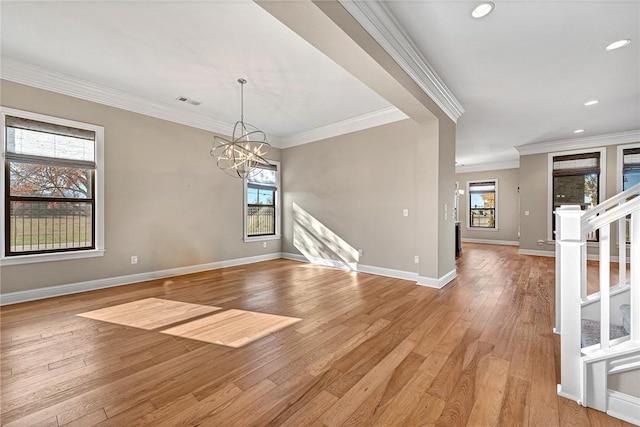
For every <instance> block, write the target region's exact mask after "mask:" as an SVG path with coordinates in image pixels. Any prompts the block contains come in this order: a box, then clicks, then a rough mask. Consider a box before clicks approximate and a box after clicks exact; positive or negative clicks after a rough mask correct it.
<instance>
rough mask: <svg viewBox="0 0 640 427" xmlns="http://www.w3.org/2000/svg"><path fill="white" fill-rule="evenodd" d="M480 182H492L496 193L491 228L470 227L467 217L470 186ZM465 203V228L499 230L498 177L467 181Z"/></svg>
mask: <svg viewBox="0 0 640 427" xmlns="http://www.w3.org/2000/svg"><path fill="white" fill-rule="evenodd" d="M481 182H493V183H494V185H495V188H496V190H495V193H496V197H495V205H496V206H495V208H494V210H493V215H494V227H492V228H488V227H472V226H471V221H469V218H470V217H471V190H470V188H471V186H472V185H473V184H478V183H481ZM466 202H467V203H466V204H467V209H466V211H467V212H466V215H467V216H466V219H465V222H466V225H467V230H473V231H498V230H499V227H498V226H499V221H498V217H499V215H498V212H499V210H500V209H499V202H500V197H499V195H498V178H487V179H476V180H473V181H467V199H466Z"/></svg>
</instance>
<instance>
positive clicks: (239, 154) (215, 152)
mask: <svg viewBox="0 0 640 427" xmlns="http://www.w3.org/2000/svg"><path fill="white" fill-rule="evenodd" d="M238 83H240V121H237V122H236V123H235V125H233V133H232V134H231V140H229V139H227V138H226V137H223V136H217V135H216V136H214V138H213V148H212V149H211V151H210V154H211V156H212V157H214V158H215V159H216V163H217V165H218V167H219V168H220V169H222V170H223V171H225V172H226V173H227V174H229V175H231V176H233V177H235V178H242V179H245V178H248V177H251V176H252V175H253V174H255V173H257V172H259V171H260V169H259V168H256V167H257V166H261V165H262V166H265V165H269V162H268V161H267V160H266V159H265V158H264V157H263V156H264V155H266V153H267V152H268V151H269V149H270V148H271V145H269V143H268V142H267V135H266V134H265V133H264V132H262V131H261V130H260V129H258V128H256V127H255V126H252V125H250V124H248V123H245V122H244V85H245V84H246V83H247V81H246V80H245V79H243V78H239V79H238Z"/></svg>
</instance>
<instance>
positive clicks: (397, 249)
mask: <svg viewBox="0 0 640 427" xmlns="http://www.w3.org/2000/svg"><path fill="white" fill-rule="evenodd" d="M417 128H418V127H417V125H416V124H415V123H414V122H413V121H411V120H404V121H401V122H397V123H393V124H390V125H385V126H380V127H376V128H372V129H367V130H363V131H360V132H355V133H351V134H348V135H342V136H338V137H334V138H330V139H326V140H323V141H318V142H314V143H311V144H305V145H300V146H296V147H292V148H287V149H285V150H283V151H282V162H283V164H284V165H285V166H284V167H283V176H282V181H283V187H284V193H283V219H284V221H283V238H284V240H283V252H286V253H294V254H299V253H303V252H305V251H310V254H311V255H313V256H319V257H328V258H330V259H333V260H336V261H340V260H341V259H342V258H341V256H342V257H344V255H345V254H344V252H345V251H342V250H339V249H338V247H339V246H340V243H339V242H338V239H337V238H339V239H342V240H344V241H345V242H346V243H347V244H348V245H349V246H351V247H352V248H354V249H356V250H357V249H362V250H363V256H362V258H361V259H360V260H359V263H360V264H365V265H372V266H377V267H384V268H391V269H397V270H402V271H410V272H416V271H417V266H416V265H415V264H414V262H413V261H414V256H415V255H417V252H416V243H415V240H416V239H415V237H414V230H415V226H416V221H417V219H418V218H417V217H416V215H415V212H416V202H415V194H416V169H415V164H414V161H413V158H412V157H411V155H408V156H407V155H394V153H413V152H415V147H416V133H417ZM294 204H296V205H297V206H299V207H300V208H301V209H302V210H304V211H305V212H306V213H308V214H309V215H311V216H312V217H314V218H315V220H316V221H317V222H318V223H319V224H322V225H324V226H325V227H327V228H328V229H329V230H331V231H332V232H333V233H335V235H336V236H337V237H330V238H327V239H321V238H320V239H316V238H314V235H315V234H317V233H315V232H314V231H313V230H304V229H300V227H303V224H301V221H299V220H298V219H296V218H294V212H293V206H294ZM403 209H409V216H408V217H404V216H403ZM319 224H317V225H319ZM303 228H308V227H303ZM294 231H300V232H303V233H305V234H306V235H307V236H308V239H309V240H310V241H309V245H310V246H313V245H315V247H309V248H296V244H294ZM316 237H320V236H316ZM317 240H323V241H324V242H325V243H324V244H322V245H321V246H327V244H326V242H329V243H328V246H331V247H329V248H326V247H323V248H318V246H319V245H320V243H318V241H317ZM331 240H333V241H334V242H333V243H331ZM297 246H300V244H298V245H297ZM331 252H334V253H333V254H332V253H331ZM335 252H339V253H335Z"/></svg>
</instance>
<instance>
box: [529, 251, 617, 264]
mask: <svg viewBox="0 0 640 427" xmlns="http://www.w3.org/2000/svg"><path fill="white" fill-rule="evenodd" d="M518 255H533V256H545V257H551V258H555V257H556V252H555V251H536V250H532V249H519V250H518ZM587 259H588V260H589V261H600V257H599V256H598V254H587ZM609 260H610V261H611V262H618V260H619V257H618V256H617V255H616V256H611V257H610V258H609Z"/></svg>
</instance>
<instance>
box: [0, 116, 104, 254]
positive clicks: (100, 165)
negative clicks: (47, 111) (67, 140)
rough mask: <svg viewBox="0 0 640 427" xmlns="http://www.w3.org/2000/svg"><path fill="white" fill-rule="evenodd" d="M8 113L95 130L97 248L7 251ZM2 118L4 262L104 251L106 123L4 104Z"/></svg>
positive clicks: (1, 239) (1, 240) (0, 245)
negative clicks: (60, 250) (30, 251)
mask: <svg viewBox="0 0 640 427" xmlns="http://www.w3.org/2000/svg"><path fill="white" fill-rule="evenodd" d="M6 116H13V117H19V118H24V119H30V120H37V121H40V122H45V123H51V124H55V125H61V126H67V127H74V128H78V129H85V130H89V131H92V132H95V135H96V139H95V144H96V145H95V156H96V169H95V188H94V191H95V201H94V203H95V218H94V221H95V236H94V239H95V249H80V250H76V251H69V252H56V253H42V254H28V255H12V256H6V254H5V239H6V236H5V232H6V230H5V200H6V197H5V174H6V152H7V142H6V134H7V132H6ZM0 121H1V122H2V132H1V133H2V136H1V138H2V152H1V153H0V154H1V155H2V159H1V160H2V161H1V162H0V163H1V166H0V188H2V190H1V191H2V193H1V196H2V205H1V206H0V224H1V225H2V233H0V265H2V266H5V265H20V264H31V263H38V262H50V261H65V260H70V259H81V258H93V257H100V256H103V255H104V252H105V249H104V127H102V126H96V125H92V124H88V123H81V122H76V121H73V120H67V119H62V118H59V117H52V116H47V115H44V114H38V113H33V112H30V111H23V110H17V109H14V108H8V107H2V106H0Z"/></svg>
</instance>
